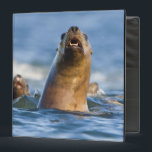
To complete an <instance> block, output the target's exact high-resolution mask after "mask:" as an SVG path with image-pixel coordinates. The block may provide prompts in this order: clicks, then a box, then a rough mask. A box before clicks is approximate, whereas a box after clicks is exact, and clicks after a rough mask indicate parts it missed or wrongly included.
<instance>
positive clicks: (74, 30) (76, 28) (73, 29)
mask: <svg viewBox="0 0 152 152" xmlns="http://www.w3.org/2000/svg"><path fill="white" fill-rule="evenodd" d="M78 29H79V28H78V27H77V26H72V27H71V31H72V32H77V31H78Z"/></svg>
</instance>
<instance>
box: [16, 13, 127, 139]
mask: <svg viewBox="0 0 152 152" xmlns="http://www.w3.org/2000/svg"><path fill="white" fill-rule="evenodd" d="M73 25H76V26H78V27H79V28H80V30H81V31H82V32H84V33H86V34H87V35H88V40H89V42H90V44H91V47H92V50H93V54H92V63H91V78H90V81H91V82H94V81H95V82H97V83H98V84H99V88H100V89H102V90H104V91H105V93H106V94H105V95H104V96H103V95H102V96H101V95H96V96H93V97H89V96H88V97H87V99H88V104H89V109H90V113H89V114H86V113H71V112H65V111H60V110H55V109H50V110H45V109H40V110H38V109H33V110H31V109H30V110H25V109H17V108H13V136H30V137H50V138H64V139H65V138H68V139H69V138H70V139H83V140H104V141H105V140H108V141H109V140H110V141H122V140H123V127H124V123H123V122H124V117H123V116H124V110H123V107H124V106H123V104H124V90H123V89H124V11H123V10H114V11H89V12H87V11H84V12H62V13H57V12H56V13H23V14H22V13H21V14H14V15H13V76H15V75H16V74H21V75H22V76H23V77H24V78H25V79H26V80H27V81H28V83H29V87H30V92H31V94H32V95H33V94H34V91H35V89H38V90H39V91H40V93H42V90H43V87H44V85H45V81H46V78H47V76H48V73H49V70H50V66H51V64H52V61H53V58H54V57H55V54H56V48H57V47H58V44H59V42H60V36H61V34H62V33H63V32H66V31H67V30H68V28H69V27H70V26H73ZM110 100H116V101H118V102H119V103H120V104H117V103H111V102H109V101H110Z"/></svg>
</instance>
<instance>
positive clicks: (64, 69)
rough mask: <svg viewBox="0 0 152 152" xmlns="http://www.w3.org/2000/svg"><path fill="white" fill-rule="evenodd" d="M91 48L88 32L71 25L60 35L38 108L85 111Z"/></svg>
mask: <svg viewBox="0 0 152 152" xmlns="http://www.w3.org/2000/svg"><path fill="white" fill-rule="evenodd" d="M91 54H92V49H91V47H90V44H89V42H88V38H87V35H86V34H84V33H82V32H81V31H80V29H79V28H78V27H76V26H72V27H70V28H69V30H68V31H67V32H66V33H63V34H62V35H61V42H60V44H59V47H58V48H57V54H56V57H55V59H54V61H53V64H52V67H51V70H50V73H49V76H48V79H47V81H46V84H45V87H44V90H43V94H42V96H41V99H40V103H39V107H40V108H56V109H60V110H70V111H88V105H87V99H86V98H87V90H88V85H89V80H90V71H91Z"/></svg>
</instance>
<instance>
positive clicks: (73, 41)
mask: <svg viewBox="0 0 152 152" xmlns="http://www.w3.org/2000/svg"><path fill="white" fill-rule="evenodd" d="M57 50H58V51H59V53H60V54H61V55H63V56H64V58H65V59H68V60H73V61H74V60H79V59H82V58H84V57H87V56H88V55H91V54H92V49H91V47H90V44H89V42H88V36H87V35H86V34H85V33H82V32H81V31H80V29H79V28H78V27H77V26H71V27H70V28H69V30H68V31H67V32H66V33H63V34H62V35H61V42H60V45H59V47H58V49H57Z"/></svg>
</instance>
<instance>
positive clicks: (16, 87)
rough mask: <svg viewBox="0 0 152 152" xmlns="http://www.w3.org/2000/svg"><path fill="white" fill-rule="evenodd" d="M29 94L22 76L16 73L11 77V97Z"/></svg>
mask: <svg viewBox="0 0 152 152" xmlns="http://www.w3.org/2000/svg"><path fill="white" fill-rule="evenodd" d="M24 94H26V95H29V96H30V93H29V86H28V84H27V82H26V81H25V80H24V78H23V77H22V76H21V75H19V74H17V75H16V76H15V77H14V79H13V99H15V98H17V97H20V96H22V95H24Z"/></svg>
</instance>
